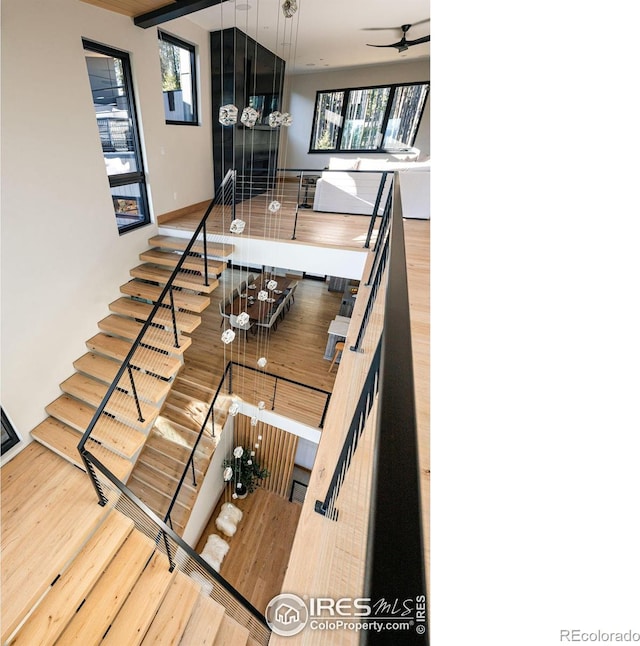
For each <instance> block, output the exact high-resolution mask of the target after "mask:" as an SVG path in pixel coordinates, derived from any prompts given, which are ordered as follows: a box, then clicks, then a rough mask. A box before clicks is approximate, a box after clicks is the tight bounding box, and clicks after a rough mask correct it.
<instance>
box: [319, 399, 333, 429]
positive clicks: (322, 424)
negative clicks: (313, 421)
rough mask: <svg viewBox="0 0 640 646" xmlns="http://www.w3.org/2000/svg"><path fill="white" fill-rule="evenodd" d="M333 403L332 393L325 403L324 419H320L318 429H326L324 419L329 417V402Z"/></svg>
mask: <svg viewBox="0 0 640 646" xmlns="http://www.w3.org/2000/svg"><path fill="white" fill-rule="evenodd" d="M330 401H331V393H329V394H328V395H327V397H326V399H325V401H324V410H323V411H322V417H321V418H320V424H318V428H324V418H325V417H326V416H327V410H328V409H329V402H330Z"/></svg>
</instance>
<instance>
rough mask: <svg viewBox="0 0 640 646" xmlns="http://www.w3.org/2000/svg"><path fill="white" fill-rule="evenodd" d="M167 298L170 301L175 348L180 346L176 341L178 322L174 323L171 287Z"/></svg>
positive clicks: (174, 314) (174, 313)
mask: <svg viewBox="0 0 640 646" xmlns="http://www.w3.org/2000/svg"><path fill="white" fill-rule="evenodd" d="M169 300H170V302H171V321H172V322H173V344H174V346H175V347H176V348H179V347H180V343H179V341H178V324H177V323H176V307H175V305H174V304H173V287H171V289H170V290H169Z"/></svg>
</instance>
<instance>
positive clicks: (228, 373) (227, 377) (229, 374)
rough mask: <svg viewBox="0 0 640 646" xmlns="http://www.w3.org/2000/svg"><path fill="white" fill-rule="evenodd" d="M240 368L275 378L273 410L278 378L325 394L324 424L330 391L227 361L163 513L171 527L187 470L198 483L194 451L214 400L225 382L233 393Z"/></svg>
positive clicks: (210, 415)
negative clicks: (236, 372) (235, 378)
mask: <svg viewBox="0 0 640 646" xmlns="http://www.w3.org/2000/svg"><path fill="white" fill-rule="evenodd" d="M234 366H235V367H237V368H242V369H246V370H252V371H254V372H260V373H261V374H262V375H265V376H267V377H273V378H274V380H275V384H274V390H273V396H272V400H271V401H272V404H271V410H274V408H275V400H276V390H277V384H278V380H280V381H284V382H287V383H290V384H293V385H295V386H300V387H302V388H306V389H308V390H311V391H314V392H317V393H321V394H322V395H324V396H325V401H324V405H323V410H322V416H321V418H320V422H319V424H318V428H322V426H323V424H324V419H325V417H326V414H327V409H328V408H329V402H330V400H331V393H330V392H328V391H326V390H322V389H321V388H316V387H315V386H309V385H307V384H303V383H301V382H299V381H295V380H293V379H288V378H287V377H281V376H280V375H276V374H274V373H272V372H266V371H264V370H260V369H258V368H254V367H253V366H247V365H244V364H242V363H238V362H237V361H228V362H227V365H226V366H225V369H224V372H223V374H222V377H221V379H220V381H219V383H218V387H217V388H216V392H215V394H214V396H213V399H212V400H211V404H210V406H209V410H208V411H207V414H206V415H205V416H204V420H203V422H202V426H201V427H200V431H199V432H198V436H197V437H196V440H195V442H194V443H193V447H192V448H191V453H190V455H189V459H188V460H187V462H186V464H185V466H184V470H183V472H182V476H181V477H180V480H179V482H178V486H177V487H176V490H175V493H174V494H173V497H172V498H171V503H170V504H169V507H168V508H167V512H166V513H165V517H164V521H165V523H167V524H168V525H169V526H170V527H172V528H173V522H172V520H171V512H172V511H173V508H174V506H175V504H176V501H177V500H178V497H179V496H180V492H181V490H182V486H183V485H184V482H185V480H186V479H187V476H188V474H189V471H191V475H192V483H193V486H194V487H196V486H197V485H198V482H197V479H196V472H195V455H196V451H197V449H198V446H199V444H200V440H201V439H202V436H203V435H204V432H205V430H206V428H207V423H208V422H209V419H211V427H212V428H214V427H215V406H216V402H217V400H218V395H219V394H220V392H221V390H222V388H223V386H224V384H225V382H226V383H227V384H228V386H227V391H228V393H229V394H230V395H231V394H233V368H234Z"/></svg>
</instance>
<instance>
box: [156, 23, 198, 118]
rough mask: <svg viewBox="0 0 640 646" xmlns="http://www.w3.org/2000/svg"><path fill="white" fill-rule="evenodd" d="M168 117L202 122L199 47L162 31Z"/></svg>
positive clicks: (166, 113) (165, 102)
mask: <svg viewBox="0 0 640 646" xmlns="http://www.w3.org/2000/svg"><path fill="white" fill-rule="evenodd" d="M158 39H159V41H160V68H161V70H162V96H163V100H164V118H165V120H166V122H167V123H170V124H183V125H192V126H197V125H198V108H197V94H196V48H195V47H194V46H193V45H189V43H185V42H183V41H181V40H178V39H177V38H175V37H174V36H169V34H165V33H164V32H162V31H158Z"/></svg>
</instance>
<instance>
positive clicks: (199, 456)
mask: <svg viewBox="0 0 640 646" xmlns="http://www.w3.org/2000/svg"><path fill="white" fill-rule="evenodd" d="M157 424H158V420H156V426H154V427H153V429H151V432H150V433H149V435H148V437H147V442H146V444H145V449H151V450H152V451H153V452H154V456H153V459H155V460H157V461H158V462H159V463H167V462H173V463H175V464H185V463H186V461H187V460H188V459H189V455H191V449H190V448H189V446H186V445H184V444H179V443H176V442H174V441H172V440H170V439H167V438H166V437H165V436H163V435H162V434H161V433H159V432H158V430H157ZM150 460H151V458H150ZM194 460H195V467H196V473H200V474H202V473H204V472H205V471H206V468H207V466H208V464H209V457H208V456H207V455H206V454H204V453H203V452H202V451H200V450H198V449H196V452H195V455H194Z"/></svg>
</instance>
